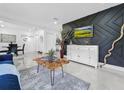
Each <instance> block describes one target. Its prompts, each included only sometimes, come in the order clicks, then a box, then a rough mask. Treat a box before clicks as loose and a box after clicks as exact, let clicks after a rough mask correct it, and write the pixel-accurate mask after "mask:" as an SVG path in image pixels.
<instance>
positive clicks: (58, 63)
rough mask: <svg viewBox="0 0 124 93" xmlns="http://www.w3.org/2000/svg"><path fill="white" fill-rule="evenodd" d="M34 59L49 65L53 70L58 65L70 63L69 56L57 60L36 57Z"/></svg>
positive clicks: (40, 63) (45, 65) (46, 65)
mask: <svg viewBox="0 0 124 93" xmlns="http://www.w3.org/2000/svg"><path fill="white" fill-rule="evenodd" d="M33 61H36V62H37V63H38V64H39V65H42V66H44V67H47V68H48V69H51V70H53V69H56V68H58V67H62V66H63V65H64V64H68V63H69V61H68V60H67V58H59V59H57V60H55V61H48V60H44V59H42V58H35V59H33Z"/></svg>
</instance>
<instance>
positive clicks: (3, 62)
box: [0, 60, 14, 64]
mask: <svg viewBox="0 0 124 93" xmlns="http://www.w3.org/2000/svg"><path fill="white" fill-rule="evenodd" d="M0 64H14V63H13V61H11V60H10V61H9V60H7V61H0Z"/></svg>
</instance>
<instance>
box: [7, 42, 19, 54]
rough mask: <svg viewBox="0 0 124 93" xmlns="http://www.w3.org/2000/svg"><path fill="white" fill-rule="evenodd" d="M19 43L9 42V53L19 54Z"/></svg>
mask: <svg viewBox="0 0 124 93" xmlns="http://www.w3.org/2000/svg"><path fill="white" fill-rule="evenodd" d="M17 48H18V46H17V44H9V52H8V53H14V54H16V56H18V51H17Z"/></svg>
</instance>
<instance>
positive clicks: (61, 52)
mask: <svg viewBox="0 0 124 93" xmlns="http://www.w3.org/2000/svg"><path fill="white" fill-rule="evenodd" d="M63 57H64V50H60V58H63Z"/></svg>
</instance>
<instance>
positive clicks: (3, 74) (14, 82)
mask: <svg viewBox="0 0 124 93" xmlns="http://www.w3.org/2000/svg"><path fill="white" fill-rule="evenodd" d="M0 89H2V90H18V89H20V76H19V72H18V71H17V69H16V67H15V66H14V65H12V64H0Z"/></svg>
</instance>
